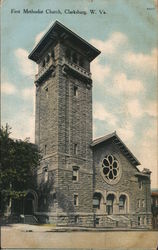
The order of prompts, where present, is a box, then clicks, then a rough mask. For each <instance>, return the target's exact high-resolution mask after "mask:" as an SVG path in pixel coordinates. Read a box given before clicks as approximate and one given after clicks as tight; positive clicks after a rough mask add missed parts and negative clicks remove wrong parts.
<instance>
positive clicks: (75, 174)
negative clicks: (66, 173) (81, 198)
mask: <svg viewBox="0 0 158 250" xmlns="http://www.w3.org/2000/svg"><path fill="white" fill-rule="evenodd" d="M72 180H73V181H78V169H73V172H72Z"/></svg>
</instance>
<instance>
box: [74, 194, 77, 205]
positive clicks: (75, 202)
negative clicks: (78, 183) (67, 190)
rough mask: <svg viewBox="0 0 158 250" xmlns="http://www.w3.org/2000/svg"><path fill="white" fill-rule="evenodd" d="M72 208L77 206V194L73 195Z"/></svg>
mask: <svg viewBox="0 0 158 250" xmlns="http://www.w3.org/2000/svg"><path fill="white" fill-rule="evenodd" d="M74 206H78V194H74Z"/></svg>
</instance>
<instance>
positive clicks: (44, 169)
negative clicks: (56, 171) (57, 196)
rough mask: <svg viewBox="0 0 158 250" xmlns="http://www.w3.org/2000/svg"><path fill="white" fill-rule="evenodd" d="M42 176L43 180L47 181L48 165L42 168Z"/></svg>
mask: <svg viewBox="0 0 158 250" xmlns="http://www.w3.org/2000/svg"><path fill="white" fill-rule="evenodd" d="M43 177H44V182H47V181H48V167H47V166H46V167H44V168H43Z"/></svg>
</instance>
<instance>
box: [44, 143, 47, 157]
mask: <svg viewBox="0 0 158 250" xmlns="http://www.w3.org/2000/svg"><path fill="white" fill-rule="evenodd" d="M44 154H45V155H46V154H47V145H44Z"/></svg>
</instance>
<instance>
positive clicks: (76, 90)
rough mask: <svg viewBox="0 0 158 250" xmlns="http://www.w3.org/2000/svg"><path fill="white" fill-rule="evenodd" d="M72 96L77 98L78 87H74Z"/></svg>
mask: <svg viewBox="0 0 158 250" xmlns="http://www.w3.org/2000/svg"><path fill="white" fill-rule="evenodd" d="M74 96H76V97H77V96H78V87H77V86H74Z"/></svg>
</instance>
